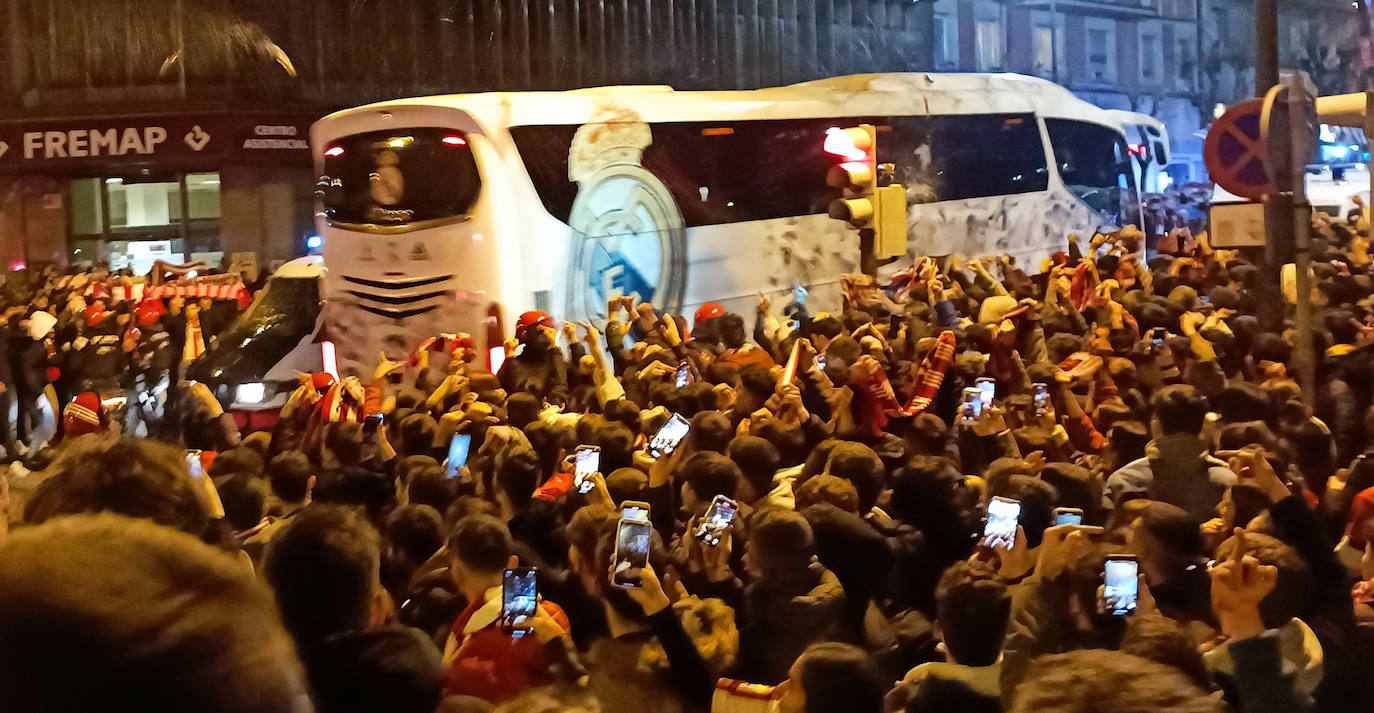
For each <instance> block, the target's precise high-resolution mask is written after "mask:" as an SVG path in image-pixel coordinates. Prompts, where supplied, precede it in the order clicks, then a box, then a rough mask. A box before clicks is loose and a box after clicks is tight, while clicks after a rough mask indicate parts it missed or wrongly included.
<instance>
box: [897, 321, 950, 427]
mask: <svg viewBox="0 0 1374 713" xmlns="http://www.w3.org/2000/svg"><path fill="white" fill-rule="evenodd" d="M954 343H955V339H954V332H952V331H950V330H948V329H946V330H945V331H943V332H940V337H939V340H938V341H937V342H936V344H935V347H934V348H932V349H931V350H930V351H929V352H927V353H926V357H925V358H924V359H922V360H921V365H920V366H918V367H917V368H916V370H915V371H914V372H913V373H912V375H913V377H914V378H913V381H914V382H915V384H916V386H915V388H913V389H912V390H911V399H910V400H909V401H907V402H906V408H904V409H902V415H904V416H915V415H917V414H919V413H921V412H923V411H925V410H926V409H927V408H930V403H931V402H932V401H934V400H935V395H936V394H938V393H939V392H940V385H941V384H944V383H945V370H946V369H948V368H949V365H950V364H952V363H954Z"/></svg>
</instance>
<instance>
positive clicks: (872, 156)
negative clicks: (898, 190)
mask: <svg viewBox="0 0 1374 713" xmlns="http://www.w3.org/2000/svg"><path fill="white" fill-rule="evenodd" d="M877 145H878V139H877V132H876V131H875V130H874V128H873V125H872V124H860V125H859V126H857V127H853V128H849V129H838V128H833V127H832V128H830V129H826V131H825V144H824V149H825V152H826V153H828V154H830V155H832V156H836V157H838V158H841V159H844V161H842V162H841V163H839V164H837V165H835V166H832V167H831V168H830V173H829V174H828V175H826V177H825V182H826V184H828V185H831V186H834V187H836V188H839V189H840V190H841V191H842V192H843V195H842V196H841V197H840V198H838V199H836V200H834V201H832V202H831V203H830V211H829V212H830V217H831V218H835V219H836V220H843V221H845V222H846V223H849V224H850V225H852V226H854V227H855V228H859V229H864V228H872V227H873V222H874V219H875V218H876V217H877V213H878V210H877V205H876V204H875V203H874V202H873V201H874V194H875V193H876V192H877V190H878V163H877Z"/></svg>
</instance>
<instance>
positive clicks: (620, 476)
mask: <svg viewBox="0 0 1374 713" xmlns="http://www.w3.org/2000/svg"><path fill="white" fill-rule="evenodd" d="M648 489H649V476H648V475H646V474H645V473H644V471H642V470H640V469H638V468H617V469H616V470H614V471H612V472H611V474H610V475H607V476H606V490H607V491H609V492H610V494H611V500H614V501H615V502H616V503H622V502H625V501H626V500H643V499H645V497H647V495H646V493H647V492H648Z"/></svg>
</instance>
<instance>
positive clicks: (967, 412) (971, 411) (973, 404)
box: [963, 386, 983, 422]
mask: <svg viewBox="0 0 1374 713" xmlns="http://www.w3.org/2000/svg"><path fill="white" fill-rule="evenodd" d="M982 415H983V390H982V389H979V388H977V387H974V386H970V387H968V388H967V389H964V408H963V420H965V421H970V422H971V421H977V420H978V417H979V416H982Z"/></svg>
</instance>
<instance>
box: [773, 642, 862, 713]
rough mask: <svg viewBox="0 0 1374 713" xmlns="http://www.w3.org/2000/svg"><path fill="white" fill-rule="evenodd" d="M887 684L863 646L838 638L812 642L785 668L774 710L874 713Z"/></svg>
mask: <svg viewBox="0 0 1374 713" xmlns="http://www.w3.org/2000/svg"><path fill="white" fill-rule="evenodd" d="M888 684H889V681H888V679H887V678H886V677H885V676H884V675H883V673H882V671H881V669H880V668H879V667H878V665H877V664H876V663H874V661H873V659H872V658H870V657H869V655H868V654H867V653H866V652H865V651H864V650H863V649H861V648H859V647H857V646H851V645H849V644H841V643H838V642H825V643H820V644H812V645H811V646H809V647H807V649H806V651H804V652H802V655H801V656H798V657H797V660H796V662H794V663H793V664H792V668H791V669H789V670H788V672H787V680H786V681H784V682H783V683H782V685H781V688H782V689H783V691H782V697H781V699H780V700H779V701H778V713H836V711H845V712H846V713H878V712H879V711H881V710H882V709H883V694H884V693H886V692H887V688H888Z"/></svg>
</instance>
